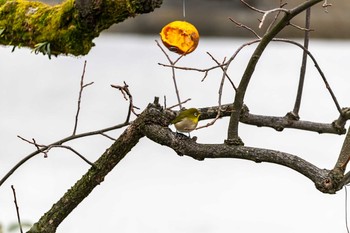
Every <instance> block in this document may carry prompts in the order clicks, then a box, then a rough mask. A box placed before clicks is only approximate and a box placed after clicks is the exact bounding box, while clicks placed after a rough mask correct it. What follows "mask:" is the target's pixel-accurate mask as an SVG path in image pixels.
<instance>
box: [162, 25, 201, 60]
mask: <svg viewBox="0 0 350 233" xmlns="http://www.w3.org/2000/svg"><path fill="white" fill-rule="evenodd" d="M160 37H161V39H162V42H163V44H164V45H165V46H166V47H167V48H168V49H169V50H170V51H172V52H175V53H179V54H189V53H191V52H193V51H194V50H195V49H196V48H197V46H198V42H199V33H198V31H197V29H196V27H195V26H193V25H192V24H190V23H188V22H186V21H174V22H171V23H169V24H167V25H165V26H164V27H163V29H162V31H161V32H160Z"/></svg>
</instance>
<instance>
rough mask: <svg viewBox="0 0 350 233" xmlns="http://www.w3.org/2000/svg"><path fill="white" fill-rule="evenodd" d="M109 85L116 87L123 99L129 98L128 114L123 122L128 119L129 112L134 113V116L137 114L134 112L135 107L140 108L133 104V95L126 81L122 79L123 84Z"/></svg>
mask: <svg viewBox="0 0 350 233" xmlns="http://www.w3.org/2000/svg"><path fill="white" fill-rule="evenodd" d="M111 87H113V88H116V89H118V90H119V91H120V92H121V93H122V94H123V97H124V99H125V100H129V110H128V114H127V116H126V120H125V122H129V121H130V116H131V113H134V114H135V116H138V114H137V113H136V112H135V109H140V108H138V107H136V106H135V105H134V102H133V97H132V95H131V92H130V90H129V85H128V84H126V82H125V81H124V86H120V85H114V84H111Z"/></svg>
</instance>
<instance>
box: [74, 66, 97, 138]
mask: <svg viewBox="0 0 350 233" xmlns="http://www.w3.org/2000/svg"><path fill="white" fill-rule="evenodd" d="M86 63H87V62H86V60H85V62H84V68H83V73H82V75H81V79H80V90H79V97H78V107H77V113H76V114H75V122H74V128H73V134H72V135H75V134H76V132H77V127H78V118H79V113H80V104H81V96H82V94H83V90H84V88H85V87H87V86H90V85H92V84H93V83H94V82H90V83H88V84H84V77H85V69H86Z"/></svg>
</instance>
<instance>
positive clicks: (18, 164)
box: [0, 122, 130, 187]
mask: <svg viewBox="0 0 350 233" xmlns="http://www.w3.org/2000/svg"><path fill="white" fill-rule="evenodd" d="M129 124H130V122H125V123H122V124H118V125H115V126H112V127H108V128H105V129H100V130H96V131H91V132H87V133H81V134H76V135H71V136H68V137H66V138H63V139H61V140H59V141H57V142H54V143H51V144H49V145H47V146H44V147H42V148H40V150H36V151H34V152H32V153H31V154H29V155H27V156H25V157H24V158H23V159H22V160H20V161H19V162H18V163H17V164H16V165H15V166H13V168H11V170H10V171H8V172H7V173H6V175H5V176H4V177H3V178H1V180H0V187H1V185H3V183H4V182H5V181H6V180H7V179H8V178H9V177H10V176H11V175H12V174H13V173H14V172H15V171H16V170H17V169H18V168H19V167H21V166H22V165H23V164H24V163H26V162H27V161H28V160H30V159H31V158H33V157H34V156H36V155H37V154H40V153H42V152H43V151H45V150H47V149H48V148H49V147H50V146H54V145H62V144H63V143H66V142H69V141H72V140H75V139H78V138H83V137H88V136H93V135H98V134H101V133H104V132H108V131H112V130H116V129H120V128H123V127H125V126H127V125H129Z"/></svg>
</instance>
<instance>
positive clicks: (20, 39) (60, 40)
mask: <svg viewBox="0 0 350 233" xmlns="http://www.w3.org/2000/svg"><path fill="white" fill-rule="evenodd" d="M161 3H162V1H161V0H139V1H129V0H66V1H64V2H63V3H61V4H58V5H55V6H50V5H47V4H45V3H42V2H36V1H34V2H33V1H28V0H0V44H2V45H12V46H18V47H29V48H32V49H36V51H37V52H42V53H44V54H49V55H51V54H52V55H59V54H64V55H68V54H71V55H74V56H80V55H86V54H87V53H88V52H89V51H90V50H91V48H92V47H93V46H94V43H93V39H94V38H96V37H98V36H99V35H100V33H101V32H102V31H103V30H105V29H107V28H109V27H110V26H111V25H113V24H115V23H119V22H122V21H124V20H125V19H126V18H128V17H134V16H136V15H137V14H142V13H148V12H151V11H153V10H154V9H155V8H156V7H160V5H161Z"/></svg>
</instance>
